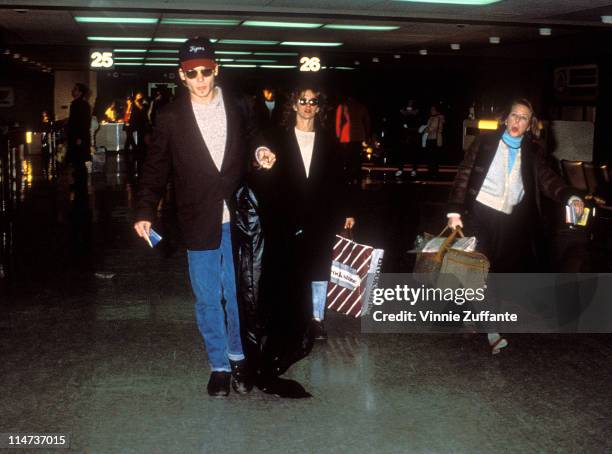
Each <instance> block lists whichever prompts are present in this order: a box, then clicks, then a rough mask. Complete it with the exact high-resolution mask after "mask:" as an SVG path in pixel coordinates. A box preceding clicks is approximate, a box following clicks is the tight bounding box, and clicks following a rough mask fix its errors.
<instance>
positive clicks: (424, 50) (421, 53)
mask: <svg viewBox="0 0 612 454" xmlns="http://www.w3.org/2000/svg"><path fill="white" fill-rule="evenodd" d="M419 55H427V49H421V50H420V51H419Z"/></svg>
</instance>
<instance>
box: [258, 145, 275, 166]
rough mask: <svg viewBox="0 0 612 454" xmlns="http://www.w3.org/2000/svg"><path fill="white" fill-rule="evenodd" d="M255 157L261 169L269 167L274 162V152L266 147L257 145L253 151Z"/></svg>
mask: <svg viewBox="0 0 612 454" xmlns="http://www.w3.org/2000/svg"><path fill="white" fill-rule="evenodd" d="M255 157H256V159H257V163H258V164H259V165H260V166H261V168H262V169H271V168H272V167H273V166H274V163H275V162H276V154H274V153H273V152H272V151H271V150H270V149H269V148H267V147H259V148H258V149H257V151H256V152H255Z"/></svg>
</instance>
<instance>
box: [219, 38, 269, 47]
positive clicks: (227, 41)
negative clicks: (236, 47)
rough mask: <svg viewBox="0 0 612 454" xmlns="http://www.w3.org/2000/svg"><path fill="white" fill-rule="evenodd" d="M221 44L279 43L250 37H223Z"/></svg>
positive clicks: (264, 44) (262, 44)
mask: <svg viewBox="0 0 612 454" xmlns="http://www.w3.org/2000/svg"><path fill="white" fill-rule="evenodd" d="M219 44H244V45H250V44H255V45H257V46H276V45H277V44H278V41H259V40H250V39H221V40H219Z"/></svg>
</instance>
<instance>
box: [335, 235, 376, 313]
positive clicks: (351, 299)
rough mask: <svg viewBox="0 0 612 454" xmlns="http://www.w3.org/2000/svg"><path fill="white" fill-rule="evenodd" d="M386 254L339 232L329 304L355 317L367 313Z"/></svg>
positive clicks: (337, 310)
mask: <svg viewBox="0 0 612 454" xmlns="http://www.w3.org/2000/svg"><path fill="white" fill-rule="evenodd" d="M349 236H351V235H350V234H349ZM383 256H384V250H382V249H376V248H373V247H372V246H368V245H365V244H359V243H357V242H355V241H353V240H352V238H346V237H344V236H341V235H336V243H335V244H334V249H333V254H332V263H331V273H330V277H329V282H328V284H327V299H326V307H327V308H328V309H332V310H334V311H336V312H339V313H341V314H345V315H351V316H353V317H359V316H360V315H364V314H366V313H367V312H368V309H369V307H370V304H369V301H370V296H371V295H372V292H373V290H374V288H376V282H377V280H378V279H377V276H378V274H380V267H381V265H382V259H383Z"/></svg>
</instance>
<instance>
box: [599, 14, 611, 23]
mask: <svg viewBox="0 0 612 454" xmlns="http://www.w3.org/2000/svg"><path fill="white" fill-rule="evenodd" d="M601 21H602V22H603V23H604V24H612V16H601Z"/></svg>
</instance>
